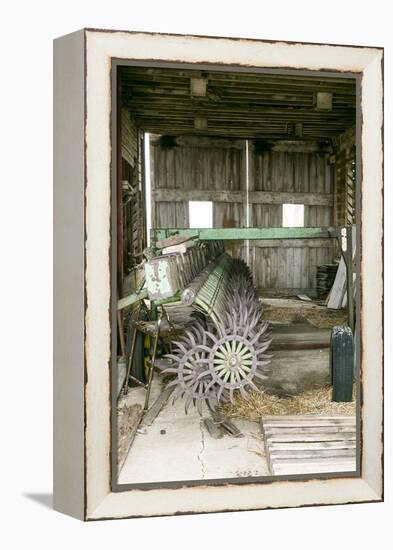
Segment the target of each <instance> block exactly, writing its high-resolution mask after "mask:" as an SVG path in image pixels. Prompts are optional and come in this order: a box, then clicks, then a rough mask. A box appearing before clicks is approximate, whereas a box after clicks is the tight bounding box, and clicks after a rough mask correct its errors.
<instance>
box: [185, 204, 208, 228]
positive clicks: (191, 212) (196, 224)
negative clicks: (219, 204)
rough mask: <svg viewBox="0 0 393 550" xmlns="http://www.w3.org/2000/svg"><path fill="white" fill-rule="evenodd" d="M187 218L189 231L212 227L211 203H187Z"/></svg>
mask: <svg viewBox="0 0 393 550" xmlns="http://www.w3.org/2000/svg"><path fill="white" fill-rule="evenodd" d="M188 218H189V225H190V228H191V229H192V228H204V229H209V228H211V227H213V203H212V202H211V201H189V203H188Z"/></svg>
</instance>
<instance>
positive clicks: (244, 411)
mask: <svg viewBox="0 0 393 550" xmlns="http://www.w3.org/2000/svg"><path fill="white" fill-rule="evenodd" d="M331 398H332V389H331V387H330V386H326V387H323V388H318V389H313V390H309V391H306V392H304V393H301V394H299V395H296V396H293V397H278V396H276V395H270V394H267V393H259V392H250V393H249V395H248V397H246V398H244V397H241V395H237V396H236V397H234V403H228V404H225V405H223V407H222V410H223V412H224V413H225V414H226V415H227V416H228V417H232V418H242V419H246V420H254V421H255V420H259V419H260V418H261V416H265V415H268V416H271V415H272V416H273V415H276V416H281V415H284V414H324V415H335V414H336V415H354V414H355V413H356V403H355V400H354V401H351V402H350V403H335V402H332V401H331Z"/></svg>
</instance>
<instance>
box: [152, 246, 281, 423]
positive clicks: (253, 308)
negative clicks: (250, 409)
mask: <svg viewBox="0 0 393 550" xmlns="http://www.w3.org/2000/svg"><path fill="white" fill-rule="evenodd" d="M201 279H202V278H201ZM187 290H188V291H189V294H190V296H191V295H192V296H191V297H192V300H191V298H190V299H189V300H188V298H187V297H188V294H187V296H186V298H187V300H186V301H187V302H189V303H190V304H192V306H193V307H194V308H195V309H196V311H199V312H200V313H199V315H204V317H199V319H197V320H196V321H194V323H193V324H192V326H191V327H189V329H188V330H186V331H185V333H184V334H183V336H182V337H180V339H179V341H177V342H174V348H175V350H174V353H173V354H170V355H167V357H168V358H169V359H171V362H172V365H171V366H170V367H169V368H167V369H165V370H164V371H163V372H164V373H167V374H173V375H175V379H174V380H172V381H171V382H170V383H169V384H168V386H174V387H175V390H174V394H173V400H175V399H177V398H178V397H183V398H184V399H185V409H186V412H187V410H188V408H189V406H190V404H191V403H194V405H196V406H197V409H198V411H199V413H200V414H201V411H202V405H203V403H204V402H205V403H207V404H208V405H210V406H214V405H215V404H217V403H219V402H220V400H221V399H222V400H227V399H229V400H231V401H233V396H234V393H235V392H236V391H239V392H240V393H241V395H242V396H243V397H245V396H246V395H247V391H249V390H255V391H259V390H260V386H261V384H262V383H263V381H264V380H265V379H266V378H267V377H268V375H269V373H270V363H271V355H269V354H268V353H267V349H268V347H269V345H270V343H271V336H270V332H269V325H268V323H267V322H266V321H265V320H264V319H263V310H262V307H261V305H260V303H259V300H258V295H257V292H256V290H255V288H254V287H253V284H252V277H251V273H250V270H249V268H248V266H247V264H246V263H245V262H243V261H242V260H233V259H231V258H229V257H228V256H225V257H222V258H221V259H220V261H219V262H218V263H217V264H216V265H215V266H213V267H212V266H210V268H209V269H207V270H206V274H205V276H204V277H203V280H202V283H201V281H200V280H199V279H198V278H197V279H195V281H194V282H193V283H191V284H190V286H189V288H188V289H187ZM191 291H192V292H191Z"/></svg>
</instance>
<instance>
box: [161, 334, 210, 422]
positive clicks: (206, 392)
mask: <svg viewBox="0 0 393 550" xmlns="http://www.w3.org/2000/svg"><path fill="white" fill-rule="evenodd" d="M201 328H202V330H201ZM195 335H196V336H197V337H198V338H200V337H201V335H202V339H201V340H199V341H201V342H202V344H201V345H198V344H197V342H196V340H195ZM204 343H206V336H205V332H204V330H203V327H202V325H200V324H199V323H198V324H196V325H194V326H193V327H192V328H191V329H190V330H187V331H186V332H185V333H184V335H183V336H182V337H181V338H180V341H175V342H173V344H174V353H171V354H168V355H166V357H167V358H169V359H171V361H172V366H171V367H168V368H166V369H165V370H163V371H162V372H163V374H172V375H176V378H175V379H174V380H172V381H171V382H169V383H168V384H167V387H171V386H175V389H174V392H173V400H172V402H173V403H174V402H175V401H176V399H178V398H179V397H180V398H183V399H184V400H185V405H184V407H185V412H186V413H187V412H188V409H189V407H190V404H191V403H193V404H194V405H195V406H196V407H197V410H198V412H199V413H200V414H202V405H203V403H204V402H205V403H208V404H209V405H210V406H214V405H215V404H216V402H217V399H216V391H215V388H213V387H212V385H210V386H209V388H208V387H207V386H208V385H209V380H207V379H204V380H203V379H200V375H201V374H202V372H203V371H205V370H206V369H207V366H206V364H205V363H204V362H203V360H204V359H205V358H206V346H205V345H204Z"/></svg>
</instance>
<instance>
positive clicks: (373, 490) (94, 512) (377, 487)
mask: <svg viewBox="0 0 393 550" xmlns="http://www.w3.org/2000/svg"><path fill="white" fill-rule="evenodd" d="M89 34H90V33H89ZM166 36H167V35H166ZM191 39H192V37H191ZM229 40H232V39H229ZM260 42H263V41H260ZM316 48H318V49H319V48H320V46H316ZM344 48H346V49H351V47H350V46H344ZM367 49H368V50H370V48H367ZM374 54H375V57H374V60H375V59H377V58H380V59H381V60H383V52H382V51H381V50H380V49H374ZM109 57H110V56H109ZM369 64H370V65H371V64H372V61H370V63H369ZM367 66H368V65H366V66H365V67H364V70H363V73H364V72H365V70H366V69H367ZM380 77H381V78H380V81H381V82H382V73H381V75H380ZM363 78H364V75H363ZM382 97H383V95H382V96H381V98H380V99H381V100H382ZM381 114H382V112H381ZM381 121H382V117H381ZM381 129H382V128H381ZM366 134H367V132H366ZM362 138H364V132H362ZM362 141H363V140H362ZM363 145H364V143H363ZM378 145H379V144H378ZM380 145H381V154H382V140H381V142H380ZM374 168H375V166H374ZM377 168H378V167H377ZM380 175H381V174H380ZM379 179H380V183H381V190H382V178H379ZM379 206H381V205H379ZM381 213H382V212H379V214H381ZM381 229H382V228H381ZM381 234H382V232H381ZM362 265H363V264H362ZM380 297H381V298H382V294H381V296H380ZM379 343H380V344H381V345H382V340H381V342H379ZM380 348H381V346H380ZM380 351H381V349H380ZM381 358H382V356H381ZM381 389H382V388H376V390H375V391H376V392H377V394H379V398H381V397H382V395H381ZM381 401H382V400H381ZM379 431H380V432H382V426H381V429H380V430H379ZM377 447H378V445H377ZM379 448H380V450H381V456H382V446H381V445H380V446H379ZM363 458H364V457H363ZM377 470H378V472H377V475H376V476H373V479H371V478H368V476H365V477H362V478H359V479H358V480H351V485H353V483H354V482H355V483H357V484H358V486H359V487H360V486H362V488H363V489H364V490H365V493H366V492H367V493H368V497H367V501H369V502H371V501H380V500H381V499H382V498H383V483H382V464H381V468H377ZM367 479H368V480H369V481H370V483H368V482H367ZM330 481H334V480H328V481H324V482H316V481H312V483H319V484H320V485H321V487H326V485H327V484H329V482H330ZM343 481H348V480H347V479H345V478H344V479H341V480H340V484H341V485H342V482H343ZM280 483H281V484H282V483H285V484H288V483H292V482H279V481H277V482H274V484H275V485H276V484H280ZM301 483H303V484H304V483H310V482H304V481H301ZM252 486H253V485H252V484H250V485H247V486H246V487H247V489H248V490H249V489H250V487H252ZM88 489H89V487H88V486H87V490H88ZM212 489H213V488H212V487H209V490H210V491H212ZM190 490H191V491H195V490H196V488H195V487H194V488H191V489H190ZM225 490H228V487H227V488H225ZM158 491H160V492H163V491H164V492H166V490H165V489H160V490H158ZM182 491H184V489H182ZM137 492H138V491H135V490H134V491H127V493H134V494H135V493H137ZM155 492H156V491H153V493H155ZM144 493H146V491H145V492H144ZM150 493H151V492H150ZM115 495H119V493H111V492H110V491H108V493H107V494H106V496H105V497H104V498H103V499H101V501H100V503H99V504H98V505H96V506H93V507H92V509H90V510H88V511H87V512H86V518H85V519H99V518H108V517H132V514H131V515H127V516H123V515H122V514H120V515H119V514H118V515H111V514H109V516H108V515H106V514H107V511H108V510H107V504H109V505H110V506H112V504H114V503H111V502H110V501H111V500H113V498H112V497H114V496H115ZM360 501H363V500H361V498H360V497H358V498H355V500H354V502H360ZM339 503H340V502H338V501H334V502H329V504H339ZM311 504H315V505H316V504H321V505H323V504H327V503H326V499H325V498H323V500H321V501H320V502H315V501H314V502H313V503H309V504H307V503H306V504H298V505H299V506H302V505H311ZM288 506H295V505H294V504H289V505H288ZM269 507H283V506H281V505H275V506H270V505H269V504H266V505H261V506H257V507H256V508H254V507H250V506H249V507H248V508H247V509H262V508H269ZM284 507H285V505H284ZM238 509H239V508H236V509H233V508H231V510H238ZM203 511H209V512H213V511H223V509H222V508H219V509H214V510H213V509H212V510H206V506H205V509H204V510H198V511H197V510H195V509H194V512H197V513H201V512H203ZM174 513H191V510H185V511H184V510H181V511H180V510H175V511H169V512H168V514H174ZM139 515H144V516H146V515H167V513H164V514H157V513H154V511H152V513H151V514H148V513H143V512H141V514H137V516H138V517H139Z"/></svg>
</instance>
